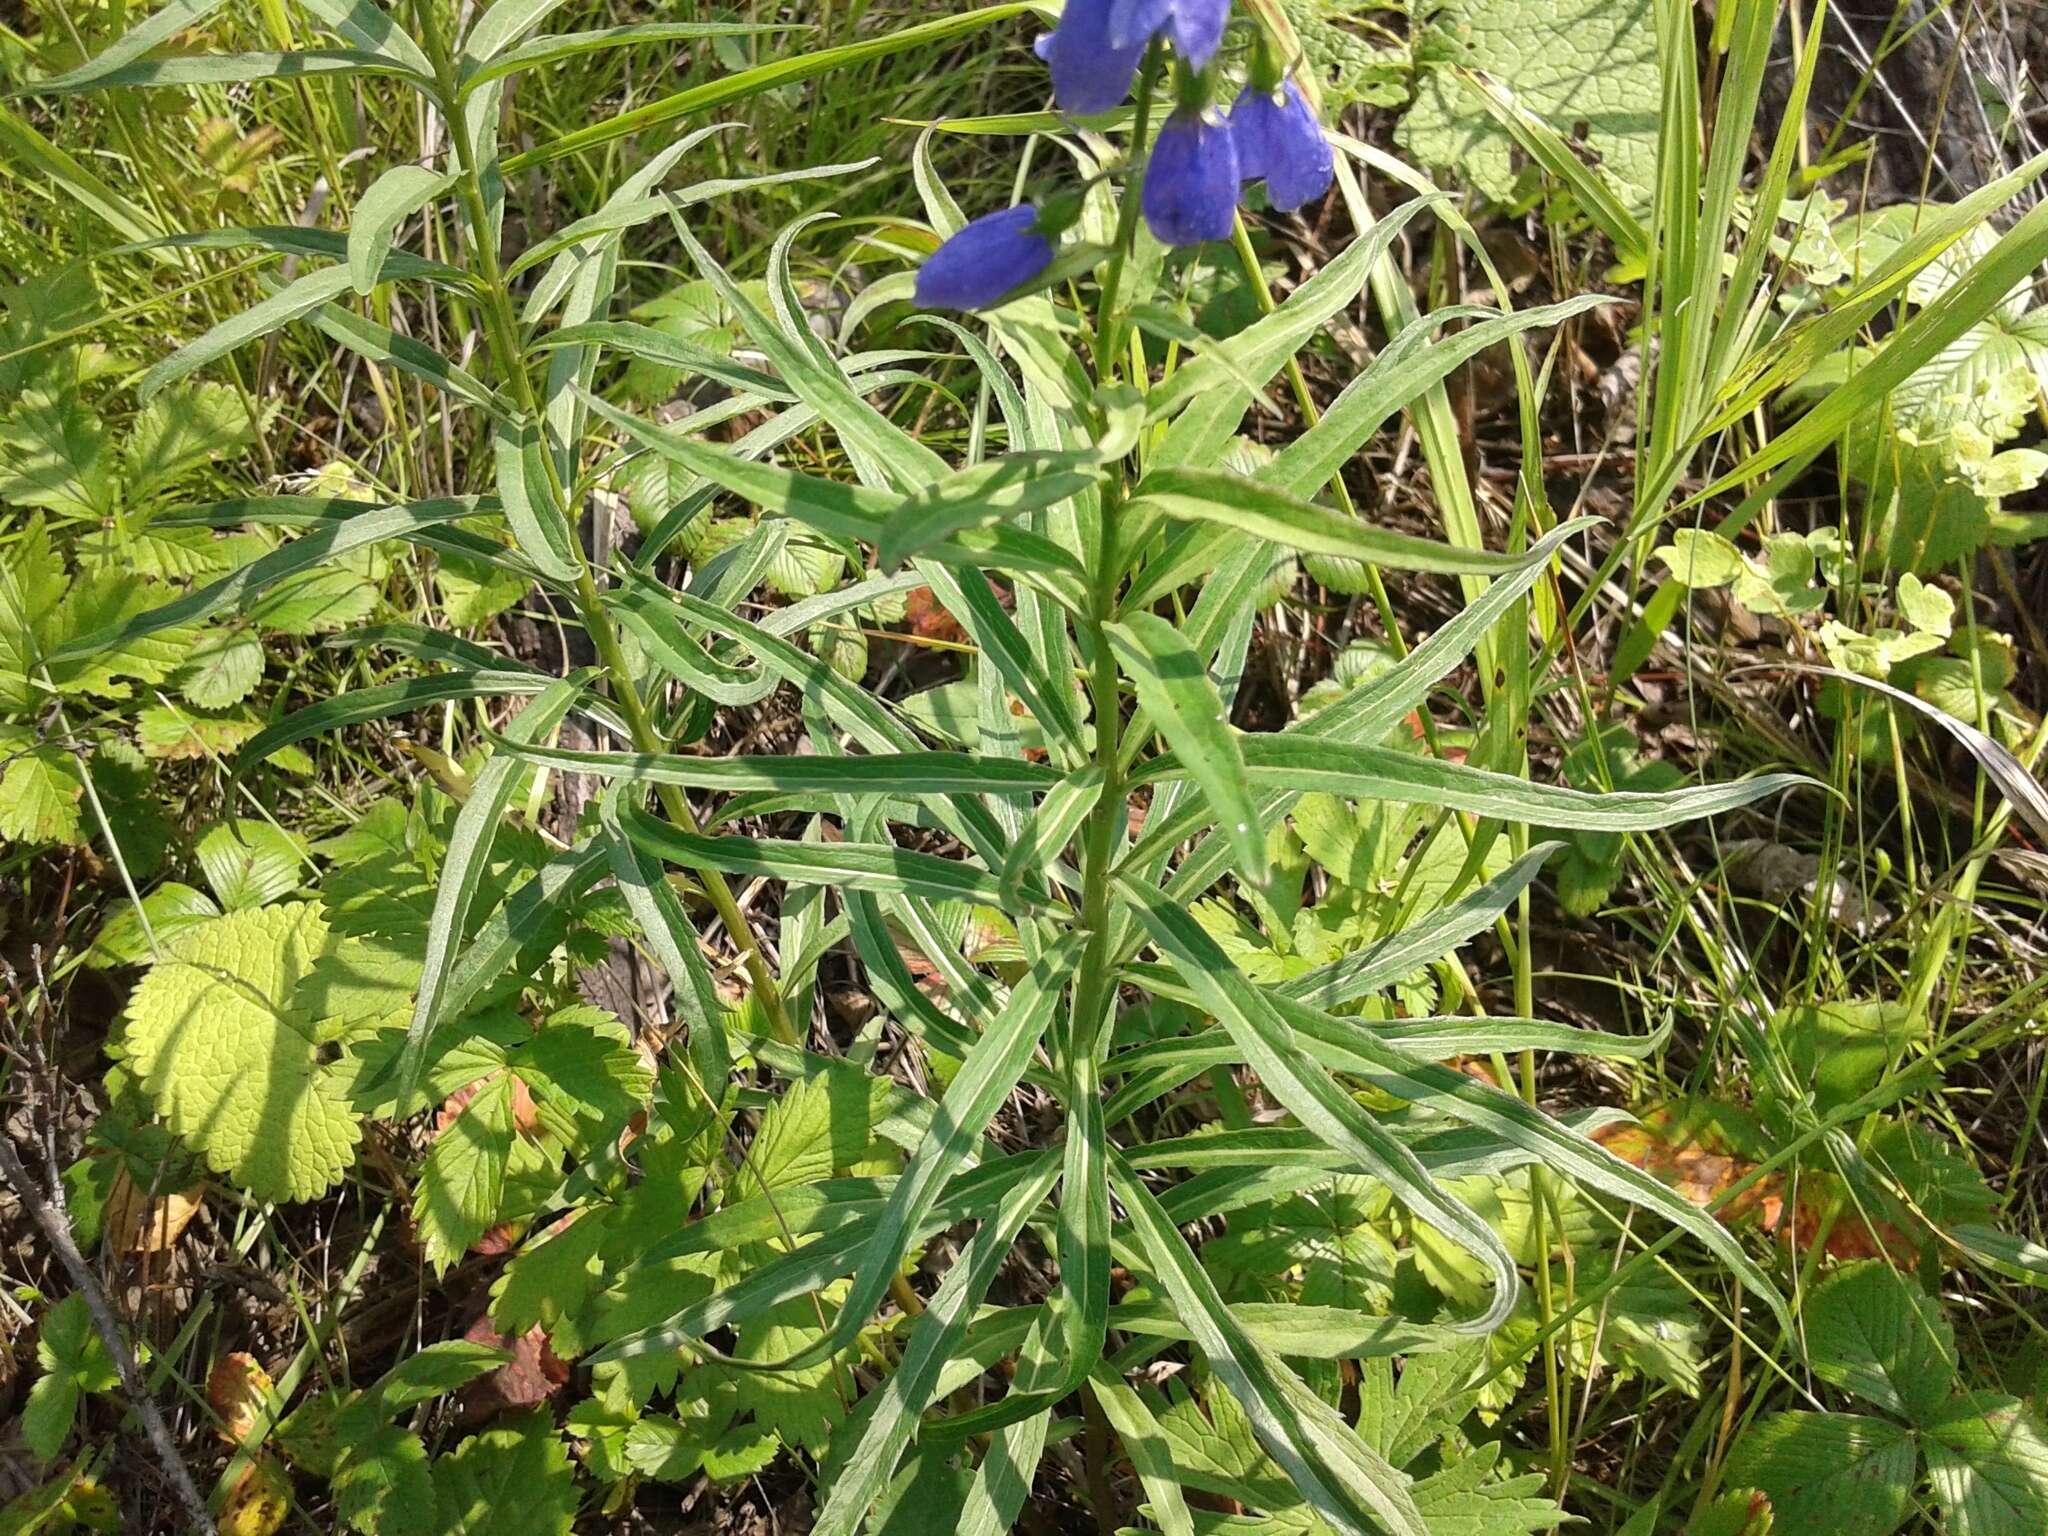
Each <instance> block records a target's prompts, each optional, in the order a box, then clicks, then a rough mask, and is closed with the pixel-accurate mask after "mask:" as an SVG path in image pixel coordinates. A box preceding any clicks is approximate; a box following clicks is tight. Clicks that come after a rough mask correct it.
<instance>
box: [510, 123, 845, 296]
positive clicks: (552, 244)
mask: <svg viewBox="0 0 2048 1536" xmlns="http://www.w3.org/2000/svg"><path fill="white" fill-rule="evenodd" d="M736 126H737V125H736V124H730V123H719V124H714V125H713V126H711V127H709V128H700V129H698V130H697V131H696V132H695V133H693V134H691V135H690V136H689V140H687V141H686V142H695V141H698V140H701V139H704V138H706V137H708V136H709V135H711V134H713V133H720V132H728V131H730V130H731V129H732V128H734V127H736ZM874 165H875V162H874V161H873V160H848V161H841V162H838V163H836V164H830V165H805V166H797V167H795V168H793V169H790V170H786V171H766V172H763V173H762V174H760V175H758V176H719V177H713V178H711V179H709V180H707V181H698V182H692V183H691V184H690V185H689V186H687V187H684V188H682V189H681V190H679V191H675V192H655V193H651V194H649V195H648V196H645V197H639V196H623V197H614V198H612V199H611V200H610V201H608V202H607V203H606V204H605V205H604V207H602V208H600V209H599V210H598V211H597V212H595V213H590V214H585V215H584V216H583V217H582V218H580V219H577V220H576V221H575V222H574V223H571V224H565V225H563V226H562V227H561V228H560V229H558V230H556V231H555V232H554V233H553V234H551V235H549V236H548V237H547V238H546V239H544V240H542V241H540V242H539V243H538V244H536V245H534V246H533V247H531V248H530V249H528V250H526V251H523V252H521V253H520V255H519V258H518V260H516V261H514V262H513V263H512V265H511V267H509V268H508V269H507V275H508V276H517V275H518V274H519V273H521V272H524V271H526V270H527V269H528V268H529V267H533V266H536V265H538V264H539V263H541V262H543V261H547V260H549V259H550V258H551V257H555V256H559V255H560V254H561V253H562V252H564V251H567V250H569V249H571V248H572V247H574V246H579V245H581V246H589V245H591V244H594V243H595V241H596V237H599V236H605V235H613V234H617V233H619V232H621V231H623V230H628V229H637V228H638V227H639V226H640V225H642V224H646V223H649V222H651V221H652V220H654V219H658V218H661V217H663V216H664V215H673V214H678V213H681V212H682V211H683V210H684V209H685V208H693V207H695V206H696V205H697V204H699V203H708V202H715V201H717V200H719V199H721V198H729V197H731V196H732V195H733V194H734V193H736V192H748V191H752V190H754V189H756V188H759V187H775V186H786V185H788V184H790V183H792V182H803V181H832V180H836V179H839V178H843V177H846V176H852V175H856V174H858V173H859V172H861V171H865V170H869V169H872V168H873V166H874ZM536 313H537V311H536V309H535V308H534V307H533V306H531V305H529V306H528V309H527V317H528V319H529V320H531V319H532V318H534V316H535V315H536Z"/></svg>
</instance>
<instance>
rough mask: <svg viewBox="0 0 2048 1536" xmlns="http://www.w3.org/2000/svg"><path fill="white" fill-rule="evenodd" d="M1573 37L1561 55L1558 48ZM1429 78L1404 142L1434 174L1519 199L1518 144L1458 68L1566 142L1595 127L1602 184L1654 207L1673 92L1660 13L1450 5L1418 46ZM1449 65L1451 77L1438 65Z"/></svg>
mask: <svg viewBox="0 0 2048 1536" xmlns="http://www.w3.org/2000/svg"><path fill="white" fill-rule="evenodd" d="M1560 38H1569V39H1571V46H1569V47H1561V46H1559V45H1558V39H1560ZM1415 46H1416V56H1417V61H1418V63H1420V64H1421V65H1422V66H1423V68H1422V71H1421V74H1420V77H1419V79H1418V80H1417V82H1416V86H1415V99H1414V101H1413V102H1412V103H1411V104H1410V106H1409V108H1408V112H1407V114H1406V116H1404V117H1403V118H1402V120H1401V126H1400V128H1399V130H1398V138H1399V140H1400V143H1401V145H1402V147H1403V148H1405V149H1407V150H1408V151H1409V152H1410V153H1411V154H1413V155H1414V156H1415V157H1416V158H1417V159H1419V160H1421V161H1422V162H1423V163H1424V164H1425V165H1430V166H1444V167H1453V168H1455V169H1456V170H1458V171H1459V172H1460V174H1462V175H1463V176H1464V178H1465V179H1466V180H1467V181H1469V182H1470V183H1471V184H1472V185H1473V186H1474V187H1476V188H1477V189H1478V190H1479V191H1481V192H1483V193H1485V194H1486V195H1487V196H1488V197H1490V198H1492V199H1493V200H1494V201H1495V202H1505V201H1507V200H1508V199H1509V198H1510V197H1511V196H1512V195H1513V193H1514V190H1515V164H1514V154H1513V151H1514V140H1513V139H1512V138H1511V137H1510V136H1509V135H1508V133H1507V132H1506V131H1505V130H1504V129H1503V128H1501V127H1500V126H1499V125H1498V124H1497V123H1496V121H1495V120H1494V118H1493V117H1492V115H1491V114H1490V113H1488V112H1487V110H1486V108H1485V106H1484V104H1483V103H1482V102H1481V101H1480V100H1479V99H1478V98H1477V97H1476V96H1475V95H1474V94H1472V90H1471V87H1470V86H1468V85H1467V84H1465V83H1464V82H1463V81H1462V80H1460V79H1459V78H1458V75H1457V71H1456V70H1455V69H1453V68H1449V67H1441V66H1448V65H1457V66H1460V67H1462V68H1464V69H1469V70H1472V71H1474V72H1476V73H1478V74H1481V75H1485V76H1489V77H1491V78H1492V79H1494V80H1496V81H1498V82H1499V83H1500V84H1501V85H1503V86H1505V87H1507V88H1508V89H1509V90H1510V91H1512V92H1513V93H1514V96H1515V98H1516V100H1517V101H1518V102H1519V103H1520V105H1521V106H1522V107H1523V108H1524V109H1526V110H1527V111H1528V112H1530V113H1532V114H1533V115H1534V116H1536V117H1537V118H1539V119H1540V120H1542V121H1543V122H1544V123H1546V124H1548V125H1549V126H1551V127H1553V128H1555V129H1556V130H1557V131H1558V132H1559V133H1563V134H1570V133H1574V132H1576V130H1577V129H1578V128H1579V126H1580V125H1581V124H1584V125H1586V130H1587V131H1586V143H1587V146H1588V147H1589V148H1590V149H1591V150H1592V151H1593V153H1594V154H1596V155H1597V156H1598V157H1599V161H1600V174H1601V175H1602V176H1603V177H1604V178H1605V179H1606V180H1607V181H1608V182H1610V183H1611V184H1612V185H1613V187H1614V189H1615V190H1616V192H1617V193H1619V194H1620V196H1621V198H1622V201H1623V202H1624V203H1626V204H1627V205H1628V206H1630V207H1631V208H1632V209H1634V210H1636V211H1638V212H1641V211H1645V210H1647V209H1648V207H1649V205H1650V200H1651V194H1652V189H1653V188H1654V187H1655V186H1656V183H1657V143H1658V137H1657V135H1658V122H1659V117H1658V107H1659V104H1660V100H1661V97H1662V94H1663V86H1662V83H1661V80H1660V78H1659V70H1658V57H1657V29H1656V26H1655V23H1654V20H1653V17H1652V15H1651V12H1650V9H1649V7H1647V6H1644V5H1638V4H1630V3H1625V0H1446V3H1444V4H1442V5H1440V6H1436V7H1434V8H1433V9H1432V10H1431V12H1430V13H1429V18H1428V27H1427V29H1426V30H1425V31H1424V32H1423V33H1422V34H1421V36H1420V37H1419V39H1418V41H1417V43H1416V45H1415ZM1432 66H1439V67H1432Z"/></svg>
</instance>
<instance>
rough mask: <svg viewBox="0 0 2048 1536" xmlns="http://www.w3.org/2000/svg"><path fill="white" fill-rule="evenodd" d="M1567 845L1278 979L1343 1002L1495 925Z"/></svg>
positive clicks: (1307, 997) (1296, 993)
mask: <svg viewBox="0 0 2048 1536" xmlns="http://www.w3.org/2000/svg"><path fill="white" fill-rule="evenodd" d="M1563 846H1564V845H1563V844H1562V843H1539V844H1538V845H1537V846H1536V847H1534V848H1531V849H1530V850H1529V851H1528V852H1527V853H1525V854H1523V855H1522V856H1521V857H1520V858H1519V859H1516V860H1515V862H1514V863H1512V864H1510V865H1509V866H1508V867H1507V868H1506V869H1504V870H1502V871H1501V872H1500V873H1499V874H1497V875H1495V876H1494V877H1493V878H1492V879H1491V880H1489V881H1487V882H1486V883H1485V884H1484V885H1480V886H1475V887H1474V888H1473V889H1471V890H1469V891H1467V892H1466V893H1465V894H1464V895H1463V896H1461V897H1459V898H1458V900H1456V901H1454V902H1451V903H1449V904H1448V905H1446V906H1442V907H1439V908H1437V910H1436V911H1434V912H1432V913H1430V914H1429V915H1428V916H1427V917H1425V918H1423V919H1422V921H1420V922H1418V923H1414V924H1411V925H1410V926H1409V927H1407V928H1404V929H1402V930H1401V931H1400V932H1399V933H1391V934H1388V935H1387V937H1385V938H1384V939H1381V940H1379V941H1378V942H1377V943H1374V944H1369V945H1367V946H1366V947H1365V948H1364V949H1361V950H1359V951H1357V952H1356V953H1355V954H1349V955H1345V956H1344V957H1343V958H1341V959H1338V960H1332V961H1331V962H1330V963H1329V964H1327V965H1320V966H1317V967H1316V968H1315V969H1314V970H1312V971H1310V972H1309V973H1308V974H1307V975H1305V976H1296V977H1294V978H1293V979H1292V980H1289V981H1284V982H1282V983H1280V990H1281V991H1282V992H1284V993H1286V994H1287V995H1288V996H1289V997H1292V998H1295V999H1298V1000H1299V1001H1301V1002H1304V1003H1308V1004H1311V1005H1312V1006H1314V1007H1317V1008H1339V1007H1342V1006H1343V1005H1344V1004H1346V1003H1351V1002H1356V1001H1357V1000H1358V999H1359V998H1361V997H1364V996H1366V995H1368V994H1369V993H1372V992H1377V991H1378V990H1379V989H1380V988H1382V987H1387V986H1391V985H1393V984H1394V983H1395V982H1397V981H1400V980H1401V979H1402V978H1403V977H1406V976H1412V975H1414V974H1415V972H1416V971H1417V970H1418V969H1419V968H1420V967H1422V966H1425V965H1427V964H1429V963H1430V962H1431V961H1432V960H1439V959H1441V958H1442V957H1443V956H1445V955H1448V954H1449V953H1450V952H1451V951H1452V950H1454V949H1456V948H1457V947H1458V946H1459V945H1460V944H1462V943H1464V942H1465V941H1466V940H1467V939H1469V938H1471V937H1472V936H1473V935H1475V934H1478V933H1482V932H1484V931H1485V930H1486V929H1488V928H1490V927H1492V926H1493V924H1494V921H1495V920H1496V919H1497V918H1498V917H1499V916H1500V915H1501V914H1502V913H1503V912H1505V911H1507V909H1508V908H1509V907H1510V906H1511V905H1512V904H1513V903H1514V900H1515V898H1516V897H1518V896H1520V895H1521V894H1522V892H1523V891H1525V890H1527V889H1528V888H1529V886H1530V885H1531V884H1532V883H1533V882H1534V881H1535V879H1536V876H1537V873H1538V872H1539V871H1540V870H1541V869H1542V868H1543V866H1544V864H1545V863H1546V862H1548V860H1549V858H1550V856H1551V855H1552V854H1554V853H1556V852H1557V851H1558V850H1559V849H1560V848H1562V847H1563Z"/></svg>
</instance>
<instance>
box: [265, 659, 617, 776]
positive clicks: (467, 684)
mask: <svg viewBox="0 0 2048 1536" xmlns="http://www.w3.org/2000/svg"><path fill="white" fill-rule="evenodd" d="M554 682H555V679H554V678H552V677H549V676H548V675H547V674H546V673H543V672H533V671H514V670H510V669H503V668H498V669H492V670H479V671H462V672H435V673H429V674H427V675H426V676H424V677H406V678H400V679H398V680H397V681H395V682H389V683H378V684H375V685H373V686H372V687H369V688H356V689H352V690H351V691H349V692H347V693H342V694H336V695H335V696H334V697H332V698H327V699H322V700H320V701H319V702H318V703H317V704H308V705H307V706H306V707H305V708H304V709H298V710H294V711H292V713H290V714H288V715H286V716H285V717H284V718H283V719H282V720H279V721H276V722H274V723H273V724H271V725H267V726H265V727H264V728H263V729H262V730H261V731H259V732H257V733H256V735H254V736H252V737H251V738H250V739H249V741H248V743H247V745H245V746H244V747H243V748H242V750H241V751H240V752H239V753H237V754H236V756H235V773H234V776H235V778H237V779H242V778H246V777H247V776H248V773H249V770H250V769H252V768H254V767H255V766H256V764H258V763H260V762H262V761H263V760H264V759H265V758H267V757H269V756H270V755H271V754H272V753H273V752H279V751H282V750H283V749H284V748H286V747H289V746H293V745H295V744H296V743H298V742H301V741H306V740H309V739H310V738H312V737H315V736H326V735H330V734H332V733H334V732H337V731H343V730H346V729H348V728H349V727H350V726H356V725H363V724H365V723H367V722H369V721H371V720H388V719H390V718H391V717H392V716H393V715H409V714H412V713H413V712H414V711H416V710H421V709H426V708H427V707H429V706H430V705H434V704H446V703H451V702H453V701H455V700H458V699H495V698H509V697H532V696H533V695H536V694H541V693H545V692H547V690H548V689H549V688H551V687H552V686H554ZM578 707H579V708H581V709H584V710H586V711H589V712H591V713H593V714H595V715H596V716H598V717H600V718H602V719H603V720H604V723H605V724H606V725H607V726H609V727H610V728H612V729H613V730H623V728H624V724H625V722H624V721H622V720H620V719H619V717H618V715H617V713H616V712H615V711H614V710H613V709H612V708H611V706H610V705H608V704H605V703H604V702H602V701H601V700H598V699H595V698H592V697H589V696H587V695H586V696H585V697H584V698H582V699H580V700H579V701H578Z"/></svg>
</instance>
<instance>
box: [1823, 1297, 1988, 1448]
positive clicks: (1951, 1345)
mask: <svg viewBox="0 0 2048 1536" xmlns="http://www.w3.org/2000/svg"><path fill="white" fill-rule="evenodd" d="M1806 1349H1807V1355H1808V1357H1809V1358H1810V1359H1811V1360H1812V1362H1813V1373H1814V1375H1816V1376H1818V1377H1820V1379H1821V1380H1823V1381H1827V1382H1832V1383H1833V1384H1834V1385H1835V1386H1838V1387H1840V1388H1841V1389H1842V1390H1843V1391H1844V1392H1847V1393H1849V1394H1851V1395H1852V1396H1855V1397H1860V1398H1862V1399H1863V1400H1864V1401H1865V1402H1868V1403H1875V1404H1876V1405H1877V1406H1878V1407H1880V1408H1883V1409H1885V1410H1886V1411H1887V1412H1889V1413H1894V1414H1897V1415H1899V1416H1900V1417H1901V1418H1904V1419H1908V1420H1911V1421H1913V1422H1915V1423H1920V1422H1924V1421H1926V1420H1927V1419H1928V1418H1929V1417H1930V1416H1931V1415H1932V1414H1933V1413H1934V1412H1935V1410H1936V1409H1937V1408H1939V1407H1940V1405H1941V1404H1942V1402H1943V1401H1944V1400H1945V1399H1946V1398H1947V1397H1948V1394H1949V1390H1950V1388H1951V1387H1953V1386H1954V1384H1955V1375H1956V1341H1955V1330H1954V1329H1952V1328H1951V1327H1950V1326H1949V1322H1948V1319H1947V1318H1946V1317H1944V1316H1942V1312H1941V1303H1940V1302H1938V1301H1937V1300H1935V1299H1934V1298H1933V1297H1931V1296H1929V1295H1927V1294H1926V1293H1925V1292H1924V1291H1922V1290H1921V1289H1920V1287H1919V1286H1917V1285H1915V1284H1914V1283H1913V1282H1912V1281H1911V1280H1910V1279H1908V1278H1907V1277H1906V1276H1904V1275H1902V1274H1900V1273H1899V1272H1898V1271H1897V1270H1896V1269H1894V1268H1892V1266H1891V1265H1890V1264H1888V1263H1886V1262H1885V1261H1884V1260H1882V1259H1865V1260H1862V1261H1861V1262H1859V1263H1855V1264H1846V1265H1844V1266H1843V1267H1842V1268H1840V1269H1838V1270H1836V1271H1835V1272H1834V1273H1833V1274H1831V1275H1829V1276H1828V1277H1827V1278H1826V1279H1825V1280H1823V1281H1822V1282H1821V1283H1820V1284H1819V1285H1817V1286H1815V1287H1814V1289H1813V1294H1812V1295H1811V1296H1809V1297H1808V1298H1807V1302H1806Z"/></svg>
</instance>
